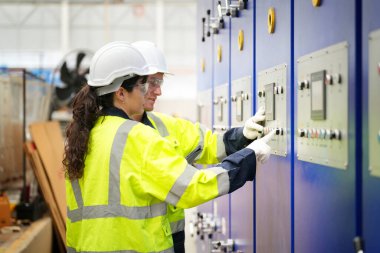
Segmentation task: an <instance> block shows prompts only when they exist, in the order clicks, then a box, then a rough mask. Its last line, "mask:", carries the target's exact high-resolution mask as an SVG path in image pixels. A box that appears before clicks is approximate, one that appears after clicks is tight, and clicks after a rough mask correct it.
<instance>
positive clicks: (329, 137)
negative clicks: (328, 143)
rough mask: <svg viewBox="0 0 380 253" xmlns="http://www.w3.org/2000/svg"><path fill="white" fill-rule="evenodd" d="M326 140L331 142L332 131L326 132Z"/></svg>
mask: <svg viewBox="0 0 380 253" xmlns="http://www.w3.org/2000/svg"><path fill="white" fill-rule="evenodd" d="M326 139H329V140H331V130H330V129H327V130H326Z"/></svg>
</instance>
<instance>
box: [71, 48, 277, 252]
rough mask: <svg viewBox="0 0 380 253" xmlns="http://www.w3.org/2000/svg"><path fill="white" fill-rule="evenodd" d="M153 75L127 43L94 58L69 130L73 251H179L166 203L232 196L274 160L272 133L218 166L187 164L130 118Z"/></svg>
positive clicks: (166, 143)
mask: <svg viewBox="0 0 380 253" xmlns="http://www.w3.org/2000/svg"><path fill="white" fill-rule="evenodd" d="M151 73H152V70H151V69H150V67H149V66H148V65H147V64H146V61H145V59H144V57H143V56H142V55H141V53H139V51H138V50H136V49H135V48H134V47H132V46H131V45H129V44H127V43H125V42H114V43H109V44H107V45H105V46H104V47H102V48H101V49H99V50H98V51H97V52H96V53H95V55H94V57H93V60H92V62H91V67H90V77H89V81H88V85H86V86H85V87H83V88H82V90H81V91H80V92H79V93H78V94H77V96H76V97H75V98H74V101H73V122H72V123H71V124H70V126H69V128H68V130H67V141H66V146H65V158H64V164H65V166H66V169H67V181H66V182H67V185H66V193H67V194H66V195H67V205H68V218H67V236H66V237H67V249H68V252H173V240H172V237H171V229H170V223H169V221H168V218H167V204H171V205H174V206H178V207H180V208H189V207H193V206H196V205H199V204H201V203H204V202H206V201H208V200H210V199H213V198H216V197H218V196H221V195H224V194H227V193H230V192H232V191H234V190H236V189H238V188H239V187H241V186H243V185H244V183H245V182H246V181H248V180H253V179H254V176H255V171H256V160H257V161H259V162H264V161H265V160H266V159H268V157H269V152H270V148H269V146H268V145H267V144H266V142H267V141H268V140H269V139H270V138H271V136H272V135H268V136H265V137H264V138H262V139H260V140H258V141H255V142H253V143H251V144H250V145H248V146H247V148H245V149H242V150H241V151H238V152H236V153H234V154H232V155H230V156H228V157H227V158H226V159H224V160H223V161H222V163H220V164H219V165H218V166H217V167H213V168H209V169H205V170H197V169H195V168H194V167H192V166H191V165H189V164H188V163H187V161H186V160H185V158H183V157H182V156H180V155H178V153H177V152H176V146H175V145H173V143H171V142H169V141H168V140H166V139H164V138H162V137H161V136H160V135H159V134H158V133H157V131H155V130H154V129H153V128H151V127H148V126H145V125H143V124H141V123H138V122H136V121H132V120H130V119H131V118H133V116H134V115H138V114H142V112H143V110H144V107H143V104H144V93H145V92H146V91H147V88H148V87H147V85H148V84H147V83H146V75H149V74H151ZM272 134H273V133H272Z"/></svg>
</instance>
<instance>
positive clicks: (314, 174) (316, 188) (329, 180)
mask: <svg viewBox="0 0 380 253" xmlns="http://www.w3.org/2000/svg"><path fill="white" fill-rule="evenodd" d="M355 14H356V13H355V0H334V1H322V5H321V6H320V7H318V8H315V7H313V6H312V3H311V1H305V0H294V59H295V61H296V60H297V59H298V58H299V57H300V56H303V55H305V54H309V53H311V52H314V51H317V50H319V49H322V48H325V47H328V46H330V45H333V44H336V43H339V42H343V41H347V42H348V44H349V49H348V54H349V55H348V60H349V66H348V73H349V80H348V82H349V100H348V101H351V102H349V112H348V113H349V114H348V115H349V122H348V124H349V127H348V138H349V161H348V163H349V164H348V168H347V169H346V170H340V169H335V168H331V167H326V166H321V165H316V164H313V163H308V162H303V161H300V160H298V159H297V158H296V157H295V158H294V160H295V165H294V230H295V231H294V233H295V234H294V236H295V237H294V242H295V244H294V247H295V252H308V253H313V252H354V249H353V245H352V239H353V238H354V236H355V229H356V228H355V218H356V213H355V190H356V189H355V183H356V182H355V173H356V171H355V169H356V166H355V162H356V161H355V158H356V154H355V141H356V140H355V136H356V134H357V133H356V132H355V124H356V122H355V103H354V102H352V101H355V89H356V87H355V83H356V80H355V78H356V76H355V73H356V71H355V69H356V68H357V67H358V66H356V64H355V43H356V42H355V36H356V32H355V21H356V20H355V17H356V16H355ZM294 66H297V64H296V62H294ZM294 76H297V69H295V75H294ZM294 85H296V84H294ZM295 90H296V92H297V89H295ZM295 96H296V94H295ZM295 99H297V97H296V98H295ZM295 105H297V102H295ZM337 116H338V115H337ZM295 122H297V107H296V106H295ZM359 134H360V133H359ZM359 141H360V140H359ZM296 149H297V147H296ZM296 149H295V153H297V150H296ZM357 169H360V168H357Z"/></svg>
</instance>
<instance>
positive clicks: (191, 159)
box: [186, 146, 202, 164]
mask: <svg viewBox="0 0 380 253" xmlns="http://www.w3.org/2000/svg"><path fill="white" fill-rule="evenodd" d="M201 153H202V147H201V146H197V147H196V148H195V149H194V150H193V151H192V152H191V153H190V154H188V155H187V156H186V161H187V163H189V164H192V163H193V162H194V161H195V159H196V158H197V157H199V155H200V154H201Z"/></svg>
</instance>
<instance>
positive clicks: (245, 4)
mask: <svg viewBox="0 0 380 253" xmlns="http://www.w3.org/2000/svg"><path fill="white" fill-rule="evenodd" d="M243 3H244V9H248V0H243Z"/></svg>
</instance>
